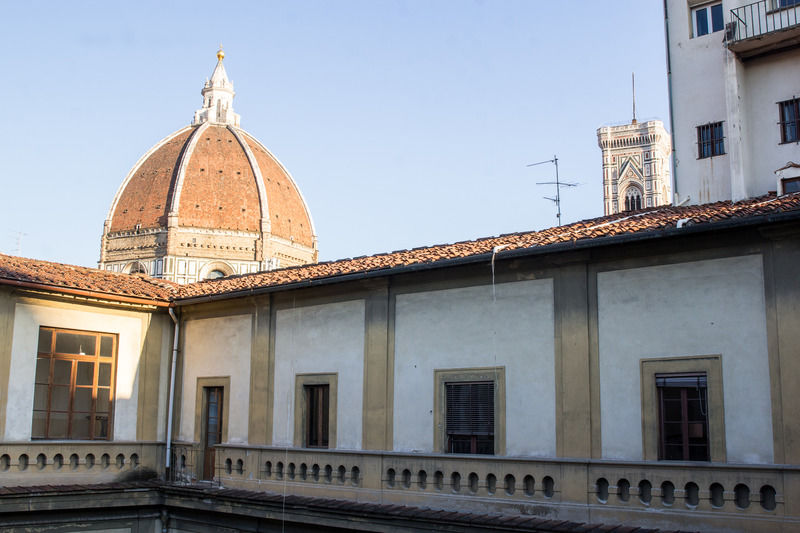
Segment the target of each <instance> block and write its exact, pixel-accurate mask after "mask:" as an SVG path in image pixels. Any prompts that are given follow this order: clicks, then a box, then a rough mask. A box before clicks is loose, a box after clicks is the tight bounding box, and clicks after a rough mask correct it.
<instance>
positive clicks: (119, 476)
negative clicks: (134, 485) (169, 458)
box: [0, 441, 164, 487]
mask: <svg viewBox="0 0 800 533" xmlns="http://www.w3.org/2000/svg"><path fill="white" fill-rule="evenodd" d="M163 458H164V444H163V443H158V442H108V441H92V442H87V441H31V442H19V443H7V442H6V443H0V486H6V487H10V486H29V485H63V484H74V483H108V482H113V481H120V480H124V479H130V478H132V477H136V478H138V477H142V476H145V477H146V476H148V475H150V476H152V475H153V473H156V474H157V473H159V472H163V470H164V464H163V463H164V461H163Z"/></svg>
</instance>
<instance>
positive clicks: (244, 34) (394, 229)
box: [0, 0, 669, 266]
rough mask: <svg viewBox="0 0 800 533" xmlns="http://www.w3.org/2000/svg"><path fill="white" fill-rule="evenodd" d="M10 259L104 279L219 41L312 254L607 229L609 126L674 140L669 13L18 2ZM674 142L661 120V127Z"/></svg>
mask: <svg viewBox="0 0 800 533" xmlns="http://www.w3.org/2000/svg"><path fill="white" fill-rule="evenodd" d="M0 7H2V12H3V18H4V24H3V31H2V32H0V45H2V50H3V52H2V56H1V57H0V72H2V84H1V85H2V89H0V90H1V91H2V107H3V109H2V114H0V116H2V120H0V124H1V125H2V127H0V180H2V181H1V183H2V195H3V206H2V210H0V252H5V253H16V252H17V250H18V248H17V233H18V232H22V233H23V235H22V240H21V250H20V251H21V255H24V256H28V257H36V258H40V259H48V260H54V261H61V262H66V263H73V264H80V265H87V266H95V265H96V261H97V259H98V257H99V246H100V234H101V232H102V227H103V220H104V219H105V217H106V214H107V211H108V208H109V205H110V203H111V200H112V199H113V196H114V193H115V192H116V190H117V188H118V186H119V185H120V183H121V182H122V180H123V179H124V177H125V175H126V174H127V172H128V171H129V170H130V168H131V166H132V165H133V164H134V163H135V162H136V160H137V159H138V158H139V157H140V156H141V155H142V154H143V153H144V152H145V151H146V150H148V149H149V148H150V147H151V146H152V145H154V144H155V143H156V142H157V141H159V140H160V139H161V138H163V137H165V136H166V135H168V134H169V133H171V132H173V131H175V130H177V129H179V128H181V127H183V126H184V125H186V124H188V123H189V122H190V121H191V118H192V115H193V113H194V111H195V109H197V108H198V107H200V104H201V97H200V89H201V87H202V83H203V81H204V80H205V79H206V77H208V76H210V75H211V71H212V70H213V67H214V64H215V61H216V58H215V52H216V50H217V46H218V44H219V43H220V42H222V43H223V45H224V47H225V52H226V58H225V64H226V68H227V71H228V75H229V76H230V78H231V79H232V80H233V82H234V83H235V87H236V92H237V95H236V99H235V101H234V104H235V109H236V111H237V112H238V113H240V114H241V116H242V120H241V125H242V127H243V128H244V129H245V130H247V131H249V132H250V133H252V134H253V135H255V136H256V137H257V138H258V139H260V140H261V141H262V142H263V143H264V144H265V145H266V146H267V147H268V148H270V150H271V151H272V152H273V153H274V154H275V155H276V156H277V157H278V159H280V160H281V161H282V162H283V163H284V165H285V166H286V167H287V168H288V170H289V172H290V173H291V174H292V175H293V177H294V179H295V181H296V182H297V183H298V185H299V186H300V189H301V190H302V191H303V194H304V195H305V198H306V200H307V201H308V204H309V206H310V208H311V213H312V216H313V218H314V222H315V225H316V229H317V234H318V236H319V243H320V258H321V259H323V260H329V259H338V258H343V257H351V256H357V255H365V254H372V253H378V252H386V251H392V250H397V249H402V248H411V247H417V246H424V245H430V244H438V243H443V242H454V241H459V240H466V239H474V238H478V237H484V236H490V235H496V234H500V233H509V232H516V231H526V230H535V229H542V228H545V227H549V226H552V225H555V223H556V218H555V206H554V205H553V204H552V203H551V202H549V201H548V200H545V199H543V196H551V195H552V194H553V192H554V191H553V190H552V188H549V187H545V186H537V185H536V182H537V181H549V180H551V179H552V178H553V168H552V166H550V165H542V166H538V167H533V168H528V167H526V164H528V163H533V162H537V161H540V160H544V159H549V158H551V157H552V156H553V155H554V154H556V155H558V157H559V161H560V165H559V167H560V175H561V177H562V179H565V180H567V181H575V182H580V183H581V184H582V185H581V186H580V187H578V188H575V189H567V190H564V191H563V194H562V199H563V204H562V212H563V221H564V223H567V222H572V221H576V220H580V219H584V218H590V217H595V216H600V215H602V210H603V208H602V191H601V161H600V150H599V148H598V147H597V138H596V130H597V128H598V127H600V126H602V125H605V124H614V123H623V122H625V121H629V120H630V114H631V111H630V108H631V96H630V75H631V71H635V72H636V80H637V89H636V90H637V111H638V115H639V118H640V119H647V118H658V119H661V120H663V121H664V122H665V123H668V102H667V80H666V67H665V52H664V27H663V23H664V19H663V13H662V2H661V1H660V0H613V1H609V2H596V1H588V0H587V1H583V0H581V1H578V0H569V1H561V2H552V1H544V0H536V1H534V0H528V1H519V2H515V1H501V0H491V1H489V0H486V1H444V0H436V1H433V0H426V1H422V0H420V1H377V0H370V1H363V2H356V1H322V0H320V1H291V2H290V1H285V2H266V1H264V2H235V1H228V2H203V1H192V2H146V1H136V2H127V3H125V4H123V3H121V2H108V1H102V2H80V1H73V2H61V1H58V2H57V1H52V2H12V1H10V0H3V1H2V2H0ZM666 125H667V127H669V125H668V124H666Z"/></svg>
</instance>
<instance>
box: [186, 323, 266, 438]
mask: <svg viewBox="0 0 800 533" xmlns="http://www.w3.org/2000/svg"><path fill="white" fill-rule="evenodd" d="M185 328H186V329H185V330H184V331H185V335H186V336H185V340H184V352H183V353H184V357H185V359H184V362H183V395H182V398H183V400H182V405H181V428H180V440H184V441H193V440H194V424H195V402H196V396H197V378H205V377H225V376H230V379H231V386H230V391H227V393H228V398H224V399H223V400H224V401H225V402H229V403H228V406H229V407H228V409H229V419H228V440H227V441H226V442H228V443H231V444H233V443H246V442H247V414H248V405H249V395H250V335H251V331H252V319H251V317H250V315H235V316H226V317H220V318H204V319H199V320H190V321H188V322H186V326H185ZM223 439H224V436H223Z"/></svg>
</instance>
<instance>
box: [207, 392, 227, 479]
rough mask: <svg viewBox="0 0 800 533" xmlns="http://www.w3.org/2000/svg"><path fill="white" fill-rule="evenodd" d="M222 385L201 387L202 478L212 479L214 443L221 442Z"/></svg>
mask: <svg viewBox="0 0 800 533" xmlns="http://www.w3.org/2000/svg"><path fill="white" fill-rule="evenodd" d="M222 391H223V387H203V398H204V401H203V404H204V409H203V443H202V445H203V452H202V453H203V479H204V480H213V479H214V464H215V456H214V445H215V444H219V443H220V442H222V412H223V409H222V407H223V397H222Z"/></svg>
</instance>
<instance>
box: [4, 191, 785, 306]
mask: <svg viewBox="0 0 800 533" xmlns="http://www.w3.org/2000/svg"><path fill="white" fill-rule="evenodd" d="M791 212H794V213H795V214H796V215H797V216H800V193H795V194H789V195H784V196H781V197H776V196H775V195H774V194H773V195H766V196H761V197H758V198H751V199H748V200H745V201H742V202H738V203H731V202H717V203H713V204H704V205H694V206H684V207H674V206H667V207H658V208H651V209H644V210H641V211H636V212H633V213H620V214H616V215H609V216H605V217H600V218H595V219H591V220H583V221H580V222H575V223H574V224H568V225H565V226H556V227H553V228H549V229H545V230H542V231H531V232H524V233H512V234H508V235H501V236H499V237H488V238H484V239H478V240H474V241H463V242H457V243H454V244H442V245H436V246H427V247H422V248H415V249H413V250H401V251H396V252H391V253H386V254H377V255H371V256H365V257H356V258H353V259H342V260H339V261H329V262H325V263H316V264H310V265H304V266H298V267H290V268H284V269H280V270H272V271H267V272H257V273H254V274H243V275H239V276H229V277H226V278H221V279H217V280H208V281H202V282H199V283H193V284H191V285H182V286H181V285H177V284H174V283H171V282H168V281H164V280H159V279H156V278H149V277H144V276H138V275H128V274H114V273H111V272H106V271H101V270H97V269H93V268H85V267H78V266H70V265H63V264H60V263H50V262H47V261H37V260H33V259H23V258H19V257H12V256H8V255H2V254H0V284H2V283H12V284H14V283H17V284H19V282H24V283H30V284H36V285H43V286H47V287H51V288H53V289H54V290H60V289H66V290H70V289H74V290H81V291H88V292H92V293H97V294H98V295H103V294H106V295H111V296H124V297H134V298H140V299H152V300H161V301H164V302H166V301H169V300H176V299H177V300H180V299H190V298H195V297H203V296H210V295H223V294H228V293H231V295H233V294H235V293H237V292H240V291H250V290H255V289H261V288H269V287H280V286H284V285H292V284H295V283H303V282H314V281H321V280H333V279H336V278H338V277H341V276H347V275H361V274H367V273H380V272H387V273H388V271H389V270H391V269H396V268H402V267H412V266H416V265H420V266H423V265H430V266H435V265H436V264H437V263H439V262H445V261H448V260H455V259H459V258H469V257H470V256H477V255H482V254H490V253H492V251H493V250H495V249H498V250H499V256H498V257H501V258H502V254H503V253H505V252H508V251H511V250H521V249H540V250H541V251H547V250H548V249H551V248H552V247H555V246H557V245H561V246H564V245H566V246H569V245H570V243H573V244H587V245H591V244H592V242H591V241H592V240H597V239H601V238H613V237H622V236H625V235H634V234H637V235H652V236H659V235H662V234H664V233H665V232H667V231H669V230H675V229H676V228H682V227H688V226H699V225H702V228H698V229H708V230H713V229H714V228H715V227H719V224H720V223H724V222H729V223H730V222H739V223H744V222H746V221H747V220H748V219H758V218H759V217H763V216H774V215H779V214H781V213H791ZM612 241H613V239H612ZM598 242H599V241H598ZM497 247H500V248H497Z"/></svg>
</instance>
